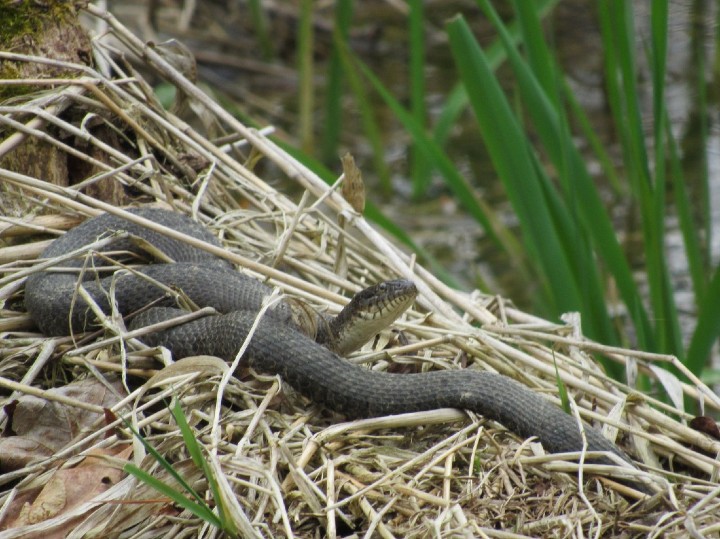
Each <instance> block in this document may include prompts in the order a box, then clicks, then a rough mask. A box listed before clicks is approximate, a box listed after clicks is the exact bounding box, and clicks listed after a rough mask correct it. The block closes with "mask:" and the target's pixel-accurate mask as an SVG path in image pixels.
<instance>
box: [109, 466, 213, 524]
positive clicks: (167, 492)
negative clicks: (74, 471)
mask: <svg viewBox="0 0 720 539" xmlns="http://www.w3.org/2000/svg"><path fill="white" fill-rule="evenodd" d="M123 470H125V472H127V473H129V474H131V475H133V476H134V477H136V478H137V479H139V480H140V481H142V482H143V483H145V484H147V485H149V486H151V487H152V488H154V489H155V490H157V491H158V492H159V493H160V494H162V495H164V496H167V497H168V498H170V499H171V500H172V501H173V502H174V503H176V504H177V505H179V506H180V507H182V508H184V509H187V510H188V511H190V512H191V513H192V514H193V515H195V516H197V517H199V518H201V519H203V520H204V521H205V522H207V523H209V524H211V525H213V526H215V527H216V528H220V529H222V528H223V524H222V522H221V521H220V519H219V518H218V517H217V515H215V513H213V512H212V509H210V508H209V507H208V506H207V505H206V504H205V503H204V502H203V503H196V502H193V501H192V500H190V499H188V498H187V497H186V496H185V495H184V494H183V493H182V492H179V491H177V490H175V489H174V488H172V487H170V486H169V485H167V484H165V483H163V482H162V481H160V480H159V479H157V478H155V477H153V476H152V475H150V474H149V473H147V472H146V471H144V470H143V469H141V468H138V467H137V466H135V465H134V464H126V465H125V466H124V467H123Z"/></svg>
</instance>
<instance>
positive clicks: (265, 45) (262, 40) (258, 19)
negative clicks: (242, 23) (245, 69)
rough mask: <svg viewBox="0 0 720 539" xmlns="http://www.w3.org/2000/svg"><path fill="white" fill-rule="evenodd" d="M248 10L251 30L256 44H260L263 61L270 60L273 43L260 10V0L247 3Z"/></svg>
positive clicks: (273, 54)
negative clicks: (255, 37) (254, 34)
mask: <svg viewBox="0 0 720 539" xmlns="http://www.w3.org/2000/svg"><path fill="white" fill-rule="evenodd" d="M248 7H249V8H250V18H251V19H252V28H253V29H254V31H255V33H256V35H257V39H258V43H259V44H260V54H261V56H262V58H263V60H268V61H269V60H270V59H271V58H273V57H274V56H275V50H274V47H273V41H272V39H270V34H269V33H268V25H267V18H266V17H265V12H264V11H263V9H262V2H261V0H250V1H249V2H248Z"/></svg>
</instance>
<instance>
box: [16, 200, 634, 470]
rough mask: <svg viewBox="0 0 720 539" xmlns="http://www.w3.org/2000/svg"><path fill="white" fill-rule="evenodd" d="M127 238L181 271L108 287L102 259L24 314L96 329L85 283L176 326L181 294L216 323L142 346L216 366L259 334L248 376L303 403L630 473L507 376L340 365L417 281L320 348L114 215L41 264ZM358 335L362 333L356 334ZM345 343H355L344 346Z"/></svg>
mask: <svg viewBox="0 0 720 539" xmlns="http://www.w3.org/2000/svg"><path fill="white" fill-rule="evenodd" d="M128 211H130V212H131V213H133V214H135V215H137V216H140V217H143V218H146V219H149V220H151V221H153V222H155V223H159V224H162V225H165V226H166V227H169V228H172V229H174V230H176V231H180V232H184V233H185V234H187V235H189V236H191V237H194V238H197V239H199V240H203V241H205V242H208V243H210V244H212V245H215V246H221V243H220V241H219V240H218V239H217V238H216V237H215V236H214V234H212V232H210V230H208V229H207V228H205V227H204V226H203V225H201V224H199V223H197V222H195V221H194V220H193V219H191V218H190V217H188V216H186V215H185V214H182V213H180V212H175V211H171V210H165V209H160V208H155V207H148V206H144V207H139V208H132V209H129V210H128ZM118 231H123V232H126V234H124V235H122V236H120V237H119V238H120V239H118V240H117V242H113V243H112V244H111V246H110V247H108V248H107V249H110V248H112V250H113V252H120V251H121V252H128V253H135V254H137V253H138V251H144V250H145V249H144V248H143V247H142V246H141V247H139V246H138V245H139V244H142V241H138V238H140V239H141V240H143V241H144V242H146V244H151V245H152V246H153V247H154V248H156V249H158V250H159V251H161V252H162V253H164V254H165V255H167V256H169V257H170V258H171V259H172V260H171V261H169V262H165V263H153V264H149V265H144V266H141V267H140V268H139V269H135V270H132V271H129V270H123V271H119V272H116V273H113V274H110V275H103V273H102V271H101V269H102V268H98V266H102V263H103V261H102V258H101V257H102V254H97V253H96V254H93V255H92V256H85V257H79V258H75V259H71V260H66V261H64V262H63V265H62V267H61V268H54V271H38V272H36V273H34V274H32V275H30V276H29V277H28V279H27V281H26V285H25V304H26V308H27V310H28V312H29V314H30V316H31V318H32V319H33V321H34V322H35V324H36V325H37V326H38V328H39V329H40V331H41V332H42V333H43V334H45V335H48V336H58V335H69V334H72V333H73V332H78V331H86V330H89V329H92V328H97V325H96V324H97V320H96V318H97V317H96V314H95V311H93V310H92V309H91V308H90V306H89V305H88V303H87V302H86V301H85V299H83V297H82V295H80V294H78V292H77V291H78V284H79V283H82V286H83V288H84V289H85V291H86V292H87V294H88V295H89V297H90V298H92V300H93V302H95V303H96V305H97V307H98V308H99V309H101V310H102V311H103V312H104V313H106V314H110V313H111V312H112V309H113V308H115V309H117V312H119V313H121V314H122V315H127V314H129V313H132V312H134V311H136V310H138V309H141V308H142V307H143V306H145V305H147V304H148V303H150V302H152V303H154V305H155V306H154V307H153V308H150V309H148V310H145V311H144V312H142V313H141V314H140V315H138V316H137V317H136V319H135V320H134V321H133V324H134V326H138V327H139V326H143V325H150V324H153V323H156V322H161V321H165V320H167V319H168V318H172V317H173V316H176V315H177V313H178V305H177V296H178V294H174V293H169V292H174V291H179V290H181V291H182V293H183V294H184V296H186V297H187V298H189V299H190V300H192V302H194V303H195V304H196V305H197V306H198V307H206V306H209V307H213V308H214V309H215V310H216V311H217V312H218V314H216V315H211V316H205V317H202V318H199V319H195V320H192V321H190V322H187V323H184V324H182V325H179V326H175V327H171V328H168V329H164V330H161V331H158V332H156V333H153V334H150V335H145V336H143V342H145V344H147V345H150V346H164V347H166V348H167V349H169V350H170V351H171V353H172V354H173V356H174V357H175V358H176V359H179V358H183V357H188V356H194V355H213V356H217V357H220V358H223V359H226V360H232V359H233V358H235V356H236V354H237V353H238V350H239V349H240V347H241V346H242V345H243V343H244V341H245V340H246V337H247V336H248V334H249V333H250V332H251V330H252V335H251V339H250V342H249V345H248V346H247V348H246V352H245V356H243V360H244V361H246V364H247V365H248V366H250V367H252V368H253V369H255V370H257V371H259V372H263V373H268V374H273V375H280V377H281V378H282V379H283V381H284V382H285V383H287V384H289V385H290V386H292V387H293V388H294V389H295V390H296V391H297V392H299V393H300V394H302V395H304V396H305V397H307V398H308V399H310V400H311V401H313V402H316V403H319V404H321V405H323V406H325V407H326V408H328V409H330V410H332V411H335V412H337V413H339V414H342V415H344V416H346V417H347V418H349V419H353V418H367V417H377V416H385V415H392V414H401V413H408V412H420V411H426V410H434V409H440V408H457V409H461V410H469V411H472V412H475V413H477V414H480V415H482V416H484V417H485V418H487V419H491V420H494V421H497V422H499V423H500V424H502V425H504V426H505V427H506V428H507V429H509V430H511V431H513V432H515V433H516V434H518V435H520V436H522V437H523V438H530V437H535V438H537V439H538V440H539V441H540V442H541V443H542V445H543V447H544V448H545V450H546V451H549V452H551V453H565V452H580V451H582V450H583V449H586V450H587V451H591V452H600V454H598V455H595V457H592V454H591V455H589V456H588V458H587V460H588V461H594V462H600V463H605V464H614V463H616V462H615V461H616V460H617V459H613V458H611V457H610V458H608V457H609V456H610V455H615V456H616V457H619V458H620V459H621V460H624V461H626V462H628V463H631V461H630V459H629V457H628V456H627V455H626V454H625V453H624V452H623V451H622V450H620V449H619V448H618V446H616V445H615V444H614V443H612V442H611V441H609V440H608V439H606V438H605V437H604V436H603V435H602V433H601V432H600V431H599V430H598V429H596V428H594V427H592V426H590V425H588V424H585V423H584V422H583V429H582V430H581V429H580V428H579V425H580V423H579V422H578V420H576V419H575V417H573V416H572V415H570V414H568V413H566V412H565V411H563V410H562V409H561V408H560V407H559V406H557V405H556V404H554V403H553V402H552V401H551V400H550V399H548V398H545V397H543V396H541V395H539V394H538V393H535V392H534V391H532V390H531V389H529V388H528V387H526V386H524V385H523V384H521V383H519V382H517V381H515V380H514V379H512V378H510V377H508V376H505V375H503V374H499V373H495V372H490V371H484V370H480V369H476V368H472V367H470V368H464V369H457V370H451V369H446V370H431V371H427V372H418V373H394V372H387V371H378V370H371V369H367V368H365V367H363V366H360V365H357V364H354V363H351V362H349V361H347V360H346V359H345V358H344V357H342V356H343V355H346V354H347V353H348V352H349V351H350V349H352V348H354V347H357V346H359V345H361V344H362V343H360V344H358V341H362V340H368V339H369V338H372V336H373V335H374V334H376V333H378V332H379V331H380V330H381V329H383V326H386V325H388V324H391V323H392V322H393V321H394V320H395V319H396V318H397V317H398V316H399V314H400V313H401V312H402V311H404V310H405V309H406V308H407V307H408V306H409V305H410V304H411V303H412V302H413V301H414V299H415V296H416V295H417V289H416V287H415V285H414V284H413V282H412V281H409V280H404V279H399V280H394V281H388V282H384V283H379V284H377V285H374V286H372V287H370V288H368V289H366V290H363V291H362V292H359V293H358V294H356V295H355V297H354V298H353V299H352V300H351V301H350V303H348V305H347V306H346V307H345V309H343V311H341V313H340V314H339V315H337V316H336V317H335V318H334V319H330V320H328V321H327V323H324V322H323V323H320V324H319V325H320V326H321V327H322V328H323V329H321V330H320V331H318V332H317V334H316V335H314V336H313V335H307V334H306V333H304V332H303V331H301V330H300V329H299V328H298V326H297V323H296V321H295V319H294V317H293V314H292V311H293V309H292V307H291V306H288V304H287V302H284V301H281V302H279V303H278V305H277V306H276V307H275V308H273V309H268V311H267V313H266V314H265V315H264V316H262V317H260V319H259V322H258V320H257V319H258V312H259V311H260V309H261V307H262V305H263V301H264V299H265V298H266V297H267V296H268V295H269V294H270V293H271V291H272V290H271V288H270V287H269V286H267V285H266V284H263V283H262V282H261V281H260V280H258V279H256V278H254V277H252V276H250V275H246V274H245V273H242V272H240V271H237V270H236V269H235V268H234V267H233V265H232V264H230V263H229V262H227V261H226V260H224V259H221V258H219V257H217V256H215V255H213V254H210V253H208V252H206V251H204V250H202V249H199V248H197V247H194V246H191V245H188V244H187V243H184V242H181V241H178V240H176V239H173V238H170V237H168V236H166V235H164V234H162V233H160V232H156V231H153V230H151V229H149V228H146V227H144V226H141V225H139V224H136V223H134V222H131V221H129V220H127V219H124V218H123V217H120V216H118V215H115V214H110V213H104V214H101V215H99V216H96V217H93V218H91V219H88V220H86V221H85V222H84V223H82V224H81V225H79V226H77V227H75V228H73V229H71V230H70V231H68V232H67V233H65V234H64V235H62V236H60V237H59V238H57V239H55V240H54V241H53V242H52V243H51V244H50V245H49V246H48V247H47V248H46V250H45V251H44V252H43V253H42V258H45V259H50V258H53V257H58V256H62V255H67V254H68V253H72V252H73V251H77V250H82V247H83V246H87V245H88V244H91V243H93V242H95V241H97V240H98V239H99V238H102V237H104V236H106V235H108V234H112V233H117V232H118ZM158 283H161V284H162V285H164V286H159V285H158ZM113 302H115V304H114V305H113ZM180 312H183V311H180ZM376 318H377V319H379V320H380V322H377V320H376ZM323 320H325V319H323ZM357 327H361V328H364V329H361V330H359V333H355V332H356V329H355V328H357ZM348 328H349V329H348ZM344 333H347V334H348V335H350V336H349V337H347V336H346V337H343V334H344ZM359 335H362V336H359ZM593 454H594V453H593ZM591 457H592V458H591Z"/></svg>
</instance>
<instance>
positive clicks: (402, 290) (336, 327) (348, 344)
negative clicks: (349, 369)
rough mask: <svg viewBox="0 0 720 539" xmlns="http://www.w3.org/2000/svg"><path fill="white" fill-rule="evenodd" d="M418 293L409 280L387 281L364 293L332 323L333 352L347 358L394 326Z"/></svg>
mask: <svg viewBox="0 0 720 539" xmlns="http://www.w3.org/2000/svg"><path fill="white" fill-rule="evenodd" d="M417 294H418V291H417V287H416V286H415V283H413V282H412V281H409V280H407V279H396V280H393V281H384V282H382V283H378V284H376V285H373V286H370V287H368V288H366V289H364V290H361V291H360V292H358V293H357V294H355V296H353V298H352V300H351V301H350V303H348V304H347V305H346V306H345V308H344V309H343V310H342V311H340V313H339V314H338V315H337V317H336V318H335V319H334V320H332V321H331V323H330V326H331V330H332V334H333V343H332V346H331V347H332V349H333V350H334V351H335V352H337V353H338V354H341V355H342V354H347V353H349V352H351V351H353V350H356V349H357V348H360V347H361V346H362V345H363V344H365V343H366V342H367V341H368V340H370V339H371V338H372V337H374V336H375V335H377V334H378V333H379V332H380V331H382V330H383V329H385V328H387V327H388V326H390V324H392V323H393V322H394V321H395V320H396V319H397V318H398V317H399V316H400V315H401V314H402V313H404V312H405V311H406V310H407V309H408V308H409V307H410V306H411V305H412V304H413V302H414V301H415V298H416V297H417Z"/></svg>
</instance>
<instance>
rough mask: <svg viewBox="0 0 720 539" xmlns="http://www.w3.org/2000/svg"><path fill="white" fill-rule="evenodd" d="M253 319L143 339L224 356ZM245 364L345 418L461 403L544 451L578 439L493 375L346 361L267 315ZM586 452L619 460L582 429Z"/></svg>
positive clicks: (562, 416) (237, 316)
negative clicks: (379, 367) (382, 368)
mask: <svg viewBox="0 0 720 539" xmlns="http://www.w3.org/2000/svg"><path fill="white" fill-rule="evenodd" d="M179 314H182V311H179V310H177V309H151V310H149V311H148V312H147V313H144V314H143V315H141V317H139V319H138V320H136V321H135V322H134V325H137V326H138V327H142V326H144V325H149V324H152V323H157V322H160V321H163V320H167V319H169V318H172V317H173V316H178V315H179ZM254 320H255V313H253V312H246V311H236V312H233V313H230V314H227V315H223V316H209V317H205V318H202V319H199V320H194V321H192V322H189V323H187V324H183V325H182V326H181V327H177V328H172V329H169V330H167V331H164V332H162V333H156V334H155V335H152V336H149V337H146V338H145V339H144V340H145V342H146V343H147V344H149V345H152V346H156V345H160V344H162V345H163V346H166V347H167V348H169V349H170V350H171V351H172V352H173V355H174V356H175V357H185V356H190V355H197V354H209V355H216V356H219V357H222V358H223V359H227V360H232V359H234V358H235V355H236V354H237V351H238V350H239V349H240V347H241V346H242V343H243V341H244V340H245V337H246V336H247V334H248V331H249V330H250V328H251V327H252V324H253V322H254ZM247 357H248V364H249V365H250V366H252V367H253V368H255V369H256V370H258V371H261V372H265V373H271V374H279V375H280V376H281V377H282V378H283V380H285V381H286V382H287V383H289V384H290V385H291V386H292V387H293V388H295V389H296V390H297V391H298V392H300V393H302V394H303V395H305V396H306V397H307V398H309V399H311V400H313V401H315V402H320V403H322V404H324V405H325V406H327V407H328V408H330V409H332V410H334V411H336V412H339V413H342V414H344V415H346V416H348V417H351V418H357V417H372V416H381V415H388V414H399V413H404V412H416V411H422V410H433V409H436V408H461V409H467V410H472V411H474V412H477V413H479V414H482V415H484V416H485V417H487V418H490V419H494V420H496V421H498V422H500V423H502V424H503V425H505V426H506V427H508V428H509V429H511V430H513V431H514V432H516V433H518V434H520V435H521V436H524V437H530V436H537V437H538V438H539V439H540V441H541V442H542V443H543V446H544V447H545V449H546V450H548V451H551V452H565V451H578V450H580V449H581V448H582V438H581V437H580V433H579V431H578V426H577V423H576V421H575V419H574V418H573V417H572V416H570V415H568V414H566V413H564V412H563V411H562V410H561V409H560V408H558V407H557V406H555V405H554V404H553V403H551V402H550V401H548V400H547V399H545V398H543V397H540V396H539V395H537V394H535V393H533V392H532V391H529V390H528V389H527V388H526V387H525V386H523V385H521V384H520V383H518V382H515V381H514V380H511V379H510V378H508V377H506V376H502V375H500V374H495V373H491V372H486V371H477V370H472V369H465V370H457V371H450V370H446V371H434V372H428V373H419V374H393V373H385V372H377V371H370V370H368V369H365V368H363V367H360V366H357V365H353V364H352V363H349V362H347V361H344V360H343V359H342V358H340V357H338V356H337V355H335V354H334V353H333V352H331V351H329V350H327V349H326V348H324V347H322V346H319V345H318V344H317V343H316V342H315V341H313V340H312V339H310V338H308V337H306V336H305V335H303V334H301V333H298V332H297V331H294V330H292V329H289V328H288V327H287V326H284V325H283V324H281V323H278V322H276V321H274V320H270V319H264V320H262V321H261V323H260V324H259V326H258V328H257V330H256V332H255V334H254V335H253V338H252V340H251V342H250V346H249V347H248V349H247ZM585 435H586V437H587V440H588V449H589V450H591V451H610V452H613V453H615V454H617V455H620V456H621V457H623V458H625V459H627V457H625V456H624V455H623V454H622V453H621V452H620V451H619V450H618V449H617V448H616V447H615V446H614V445H613V444H612V443H610V442H609V441H608V440H606V439H605V438H604V437H603V436H602V435H601V434H600V432H598V431H597V430H595V429H593V428H591V427H589V426H586V427H585Z"/></svg>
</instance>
